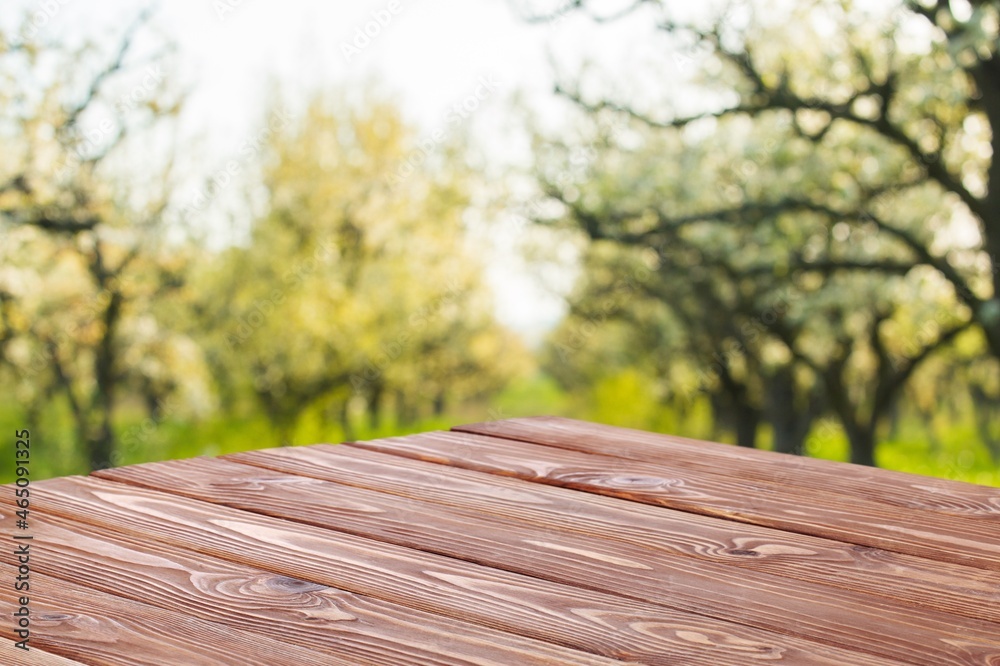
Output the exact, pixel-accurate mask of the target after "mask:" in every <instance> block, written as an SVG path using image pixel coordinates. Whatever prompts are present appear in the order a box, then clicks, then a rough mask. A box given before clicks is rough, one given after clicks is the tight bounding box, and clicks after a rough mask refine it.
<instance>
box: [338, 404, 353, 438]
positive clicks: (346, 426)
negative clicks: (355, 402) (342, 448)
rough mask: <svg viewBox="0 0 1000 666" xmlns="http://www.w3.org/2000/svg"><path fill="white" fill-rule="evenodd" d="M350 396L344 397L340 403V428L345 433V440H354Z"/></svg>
mask: <svg viewBox="0 0 1000 666" xmlns="http://www.w3.org/2000/svg"><path fill="white" fill-rule="evenodd" d="M350 403H351V400H350V398H344V401H343V402H341V403H340V410H339V420H340V430H341V432H343V434H344V440H345V441H353V440H354V428H352V427H351V412H350V409H349V407H350Z"/></svg>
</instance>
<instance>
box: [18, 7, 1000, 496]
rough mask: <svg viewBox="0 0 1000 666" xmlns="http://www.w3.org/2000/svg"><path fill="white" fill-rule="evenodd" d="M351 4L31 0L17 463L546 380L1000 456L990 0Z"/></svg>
mask: <svg viewBox="0 0 1000 666" xmlns="http://www.w3.org/2000/svg"><path fill="white" fill-rule="evenodd" d="M347 4H348V3H323V2H320V0H288V1H285V2H281V3H277V2H271V1H269V0H177V1H176V2H170V3H165V2H164V3H162V4H161V5H155V4H149V3H147V2H134V1H124V0H122V1H117V0H103V1H101V2H97V1H91V2H80V1H77V2H74V1H72V0H24V1H22V0H7V1H5V2H4V3H3V7H2V9H0V135H2V144H0V145H2V150H0V234H2V236H0V238H2V243H0V255H2V259H0V397H2V400H0V426H2V428H0V429H2V431H3V432H6V433H8V436H5V437H3V438H2V444H0V446H2V447H3V448H2V451H0V455H3V456H4V458H5V459H8V460H13V444H14V437H13V431H14V430H15V429H20V428H24V427H27V428H30V430H31V434H32V440H33V443H34V447H33V452H34V456H33V458H32V461H31V464H32V466H33V467H34V470H33V473H34V476H35V478H44V477H46V476H54V475H65V474H77V473H84V472H86V471H88V470H89V469H92V468H98V467H106V466H109V465H121V464H130V463H138V462H143V461H150V460H159V459H165V458H174V457H190V456H195V455H202V454H207V455H214V454H221V453H226V452H232V451H237V450H243V449H252V448H265V447H271V446H277V445H291V444H310V443H315V442H320V441H330V442H336V441H343V440H345V439H355V438H373V437H380V436H387V435H392V434H400V433H409V432H416V431H422V430H428V429H434V428H445V427H448V426H450V425H453V424H457V423H465V422H474V421H485V420H491V419H499V418H510V417H514V416H522V415H533V414H558V415H565V416H572V417H576V418H582V419H588V420H593V421H599V422H604V423H610V424H616V425H624V426H630V427H636V428H642V429H648V430H655V431H661V432H668V433H674V434H679V435H685V436H690V437H697V438H705V439H715V440H719V441H725V442H731V443H734V444H738V445H740V446H755V447H758V448H768V449H774V450H779V451H784V452H790V453H796V454H806V455H813V456H822V457H827V458H833V459H838V460H852V461H854V462H859V463H864V464H878V465H880V466H884V467H890V468H894V469H901V470H906V471H911V472H918V473H924V474H931V475H937V476H944V477H950V478H956V479H963V480H967V481H974V482H978V483H984V484H995V485H1000V297H998V295H1000V161H997V160H996V159H995V156H996V154H997V152H998V150H1000V135H998V134H997V133H996V131H995V129H994V128H996V127H1000V57H998V54H997V49H998V22H1000V2H998V1H997V0H991V1H975V0H953V1H951V2H948V1H947V0H904V1H896V0H870V1H867V2H862V1H861V0H857V1H849V0H843V1H835V0H798V1H792V0H741V1H738V2H725V1H720V2H715V1H711V2H706V3H680V2H669V1H667V0H646V1H643V0H639V1H633V0H608V1H606V2H605V1H594V2H590V1H588V0H517V1H514V0H479V1H478V2H474V3H473V2H458V0H442V1H440V2H434V3H431V2H430V1H429V0H375V1H373V2H359V3H350V5H351V6H349V7H348V6H347ZM341 5H343V6H341ZM11 473H12V467H11V466H7V465H4V466H3V474H4V478H2V479H0V481H5V482H6V481H10V480H12V476H11Z"/></svg>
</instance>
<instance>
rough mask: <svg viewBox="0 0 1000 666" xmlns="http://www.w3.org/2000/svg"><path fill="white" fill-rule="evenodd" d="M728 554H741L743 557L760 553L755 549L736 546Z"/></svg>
mask: <svg viewBox="0 0 1000 666" xmlns="http://www.w3.org/2000/svg"><path fill="white" fill-rule="evenodd" d="M729 554H730V555H743V556H745V557H757V556H758V555H760V553H758V552H757V551H756V550H746V549H744V548H736V549H734V550H731V551H729Z"/></svg>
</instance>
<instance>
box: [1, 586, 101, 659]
mask: <svg viewBox="0 0 1000 666" xmlns="http://www.w3.org/2000/svg"><path fill="white" fill-rule="evenodd" d="M0 603H2V602H0ZM0 633H2V632H0ZM0 664H4V665H5V666H15V665H18V666H84V664H83V663H82V662H79V661H74V660H73V659H67V658H66V657H60V656H59V655H57V654H53V653H51V652H46V651H44V650H41V649H39V648H37V647H32V648H31V649H30V650H28V651H27V652H25V651H24V650H22V649H20V648H16V647H14V639H11V640H8V639H7V636H5V635H4V636H2V637H0Z"/></svg>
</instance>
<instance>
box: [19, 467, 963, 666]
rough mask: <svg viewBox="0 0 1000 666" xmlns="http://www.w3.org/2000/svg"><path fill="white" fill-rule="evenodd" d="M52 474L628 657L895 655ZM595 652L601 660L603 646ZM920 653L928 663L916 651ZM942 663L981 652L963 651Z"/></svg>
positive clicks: (284, 555)
mask: <svg viewBox="0 0 1000 666" xmlns="http://www.w3.org/2000/svg"><path fill="white" fill-rule="evenodd" d="M42 484H45V489H44V492H39V493H38V497H37V498H36V500H35V508H36V510H37V511H39V512H41V513H44V514H54V515H61V516H64V517H66V518H68V519H70V520H74V521H77V522H82V523H88V524H91V525H94V526H97V527H100V528H101V529H108V530H113V531H116V532H121V533H124V534H131V535H133V536H137V537H139V538H143V539H153V540H157V541H160V542H162V543H165V544H170V545H172V546H174V547H177V548H181V549H185V550H190V551H194V552H198V553H203V554H206V555H211V556H215V557H219V558H221V559H226V560H230V561H236V562H241V563H244V564H247V565H250V566H255V567H259V568H262V569H266V570H269V571H273V572H275V573H279V574H281V575H286V576H291V577H295V578H298V579H301V580H307V581H311V582H315V583H319V584H323V585H329V586H333V587H338V588H341V589H346V590H349V591H351V592H354V593H357V594H365V595H367V596H372V597H376V598H380V599H385V600H388V601H392V602H394V603H401V604H403V605H406V606H409V607H412V608H417V609H420V610H425V611H428V612H432V613H436V614H440V615H445V616H448V617H456V618H460V619H464V620H467V621H471V622H475V623H477V624H481V625H483V626H487V627H494V628H497V629H501V630H504V631H509V632H511V633H515V634H520V635H525V636H531V637H534V638H537V639H540V640H544V641H548V642H551V643H555V644H560V645H565V646H568V647H573V648H578V649H581V650H585V651H590V652H594V653H595V654H605V655H608V656H612V657H617V658H619V659H621V660H627V659H632V660H634V661H632V662H628V663H636V662H638V661H642V662H645V663H647V664H668V663H669V664H706V665H708V664H711V665H712V666H715V665H717V664H734V665H737V664H755V663H762V662H767V663H775V662H780V663H789V664H792V663H794V664H800V663H801V664H828V665H833V664H837V665H838V666H839V665H841V664H848V663H849V664H882V665H884V664H890V663H894V662H893V661H891V660H888V659H883V658H878V657H875V656H869V655H865V654H862V653H860V652H851V651H846V650H840V649H836V648H830V647H825V646H823V645H820V644H816V643H813V642H809V641H804V640H801V639H797V638H793V637H780V642H779V641H776V640H775V637H774V636H773V635H770V634H767V633H766V632H760V631H759V630H754V629H751V628H748V627H741V626H738V625H733V624H729V623H724V622H718V621H716V620H712V619H710V618H700V617H692V616H691V615H689V614H685V613H678V612H675V611H672V610H670V609H667V608H664V607H661V606H658V605H655V604H650V603H645V602H641V601H626V600H623V599H620V598H618V597H615V596H613V595H607V594H601V593H597V592H593V591H588V590H583V589H579V588H574V587H571V586H566V585H559V584H555V583H551V582H548V581H545V580H540V579H536V578H531V577H527V576H522V575H517V574H511V573H508V572H504V571H499V570H496V569H490V568H488V567H483V566H478V565H474V564H469V563H467V562H462V561H460V560H455V559H451V558H446V557H441V556H437V555H430V554H427V553H421V552H418V551H414V550H412V549H407V548H402V547H398V546H394V545H391V544H386V543H381V542H377V541H372V540H370V539H363V538H359V537H355V536H351V535H347V534H342V533H338V532H334V531H331V530H326V529H321V528H316V527H311V526H305V525H297V524H294V523H291V522H289V521H285V520H279V519H275V518H269V517H266V516H259V515H255V514H251V513H248V512H246V511H240V510H236V509H231V508H228V507H223V506H219V505H214V504H209V503H206V502H200V501H196V500H190V499H186V498H183V497H179V496H176V495H170V494H166V493H162V492H158V491H151V490H146V489H141V488H135V487H131V486H125V485H123V484H119V483H113V482H109V481H105V480H101V479H81V478H62V479H53V480H49V481H44V482H41V483H39V484H33V487H34V486H35V485H42ZM661 583H662V582H661ZM958 644H959V645H964V644H966V641H959V642H958ZM968 644H969V646H970V647H969V649H968V652H967V654H969V655H976V654H979V653H980V650H979V649H978V648H977V647H976V646H975V644H974V642H968ZM932 649H933V648H932ZM923 654H925V650H924V649H922V650H921V652H920V654H919V655H914V657H915V658H918V657H920V658H922V657H921V655H923ZM970 659H971V657H970ZM593 662H594V663H603V660H600V659H597V658H596V657H595V658H594V660H593ZM579 663H581V664H583V663H587V662H585V661H581V662H579ZM616 663H621V662H616ZM911 663H926V662H922V661H920V659H919V658H918V659H917V660H916V661H912V662H911ZM937 663H939V664H946V663H962V664H966V663H979V662H975V661H971V660H969V659H964V658H963V659H951V660H942V661H939V662H937Z"/></svg>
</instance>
